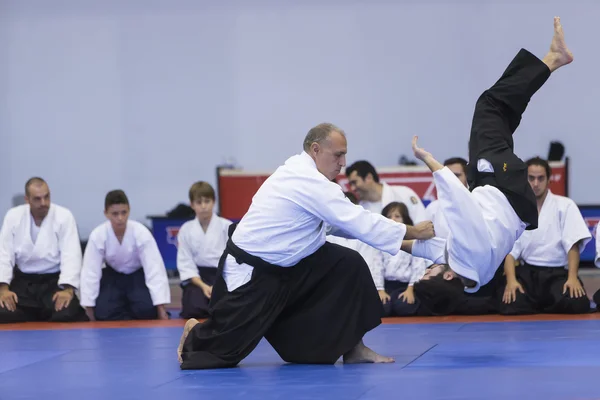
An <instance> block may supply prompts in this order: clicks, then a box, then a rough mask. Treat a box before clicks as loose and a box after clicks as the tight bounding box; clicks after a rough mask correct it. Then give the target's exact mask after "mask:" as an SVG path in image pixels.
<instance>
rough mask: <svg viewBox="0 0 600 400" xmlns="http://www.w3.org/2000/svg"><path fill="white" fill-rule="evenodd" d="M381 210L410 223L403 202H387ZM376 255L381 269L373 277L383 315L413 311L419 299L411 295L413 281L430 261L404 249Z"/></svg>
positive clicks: (406, 313)
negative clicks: (393, 252)
mask: <svg viewBox="0 0 600 400" xmlns="http://www.w3.org/2000/svg"><path fill="white" fill-rule="evenodd" d="M381 213H382V214H383V215H384V216H386V217H387V218H389V219H392V220H394V221H396V222H399V223H401V224H406V225H409V226H410V225H413V221H412V219H411V218H410V216H409V215H408V208H407V207H406V204H404V203H399V202H397V201H394V202H391V203H390V204H388V205H387V206H385V207H384V208H383V211H382V212H381ZM434 227H435V225H434ZM436 233H437V232H436ZM380 255H381V257H382V258H383V262H382V268H383V271H382V273H379V274H375V276H376V277H378V278H379V280H376V281H375V286H377V289H378V290H379V296H380V297H381V300H382V301H383V303H384V311H385V314H384V316H386V317H389V316H397V317H405V316H411V315H416V314H417V309H418V307H419V305H420V303H419V299H417V298H416V297H415V291H414V283H415V282H417V281H418V280H419V279H421V277H422V276H423V275H424V274H425V270H426V269H427V266H428V265H429V264H431V262H430V261H428V260H425V259H424V258H419V257H414V256H412V255H410V254H408V253H406V252H404V251H399V252H398V253H397V254H396V255H391V254H388V253H385V252H380ZM380 288H383V290H382V289H380Z"/></svg>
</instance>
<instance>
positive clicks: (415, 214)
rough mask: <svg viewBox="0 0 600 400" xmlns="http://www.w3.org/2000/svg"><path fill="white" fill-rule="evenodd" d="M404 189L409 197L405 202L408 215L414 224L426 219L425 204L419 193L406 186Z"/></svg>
mask: <svg viewBox="0 0 600 400" xmlns="http://www.w3.org/2000/svg"><path fill="white" fill-rule="evenodd" d="M406 191H407V192H408V193H409V198H408V201H407V202H405V204H406V206H407V207H408V215H410V217H411V218H412V220H413V222H414V224H415V225H416V224H418V223H419V222H423V221H427V212H425V206H424V205H423V201H422V200H421V198H420V197H419V195H418V194H417V193H416V192H415V191H414V190H412V189H411V188H409V187H408V186H406Z"/></svg>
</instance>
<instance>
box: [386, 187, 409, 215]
mask: <svg viewBox="0 0 600 400" xmlns="http://www.w3.org/2000/svg"><path fill="white" fill-rule="evenodd" d="M382 184H383V189H382V191H381V208H382V209H383V208H384V207H385V206H387V205H388V204H390V203H391V202H392V201H394V193H393V192H392V188H391V187H390V185H388V184H387V183H385V182H383V183H382ZM407 206H408V204H407Z"/></svg>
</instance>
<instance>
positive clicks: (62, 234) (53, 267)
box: [0, 177, 87, 322]
mask: <svg viewBox="0 0 600 400" xmlns="http://www.w3.org/2000/svg"><path fill="white" fill-rule="evenodd" d="M25 203H26V204H23V205H20V206H17V207H14V208H12V209H10V210H9V211H8V212H7V213H6V216H5V217H4V223H3V224H2V229H1V230H0V322H26V321H53V322H72V321H87V317H86V316H85V311H84V310H83V308H81V306H80V304H79V300H78V299H77V296H75V290H76V289H77V288H78V287H79V278H80V274H81V243H80V241H79V235H78V233H77V225H76V224H75V218H74V217H73V214H72V213H71V212H70V211H69V210H67V209H66V208H64V207H61V206H59V205H56V204H53V203H51V202H50V189H49V188H48V185H47V184H46V182H45V181H44V180H43V179H42V178H38V177H35V178H31V179H29V180H28V181H27V183H26V184H25Z"/></svg>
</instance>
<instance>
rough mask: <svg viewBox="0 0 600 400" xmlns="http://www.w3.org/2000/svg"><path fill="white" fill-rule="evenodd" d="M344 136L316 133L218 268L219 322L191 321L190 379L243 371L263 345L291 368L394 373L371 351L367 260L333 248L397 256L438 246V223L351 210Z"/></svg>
mask: <svg viewBox="0 0 600 400" xmlns="http://www.w3.org/2000/svg"><path fill="white" fill-rule="evenodd" d="M346 152H347V143H346V136H345V134H344V131H343V130H341V129H340V128H338V127H336V126H335V125H332V124H320V125H317V126H316V127H314V128H312V129H311V130H310V131H309V132H308V134H307V135H306V137H305V139H304V144H303V151H302V152H301V153H300V154H298V155H295V156H293V157H291V158H289V159H288V160H287V161H286V162H285V164H284V165H282V166H280V167H279V168H277V170H276V171H275V172H274V173H273V174H272V175H271V176H270V177H269V178H268V179H267V180H266V181H265V182H264V183H263V184H262V186H261V187H260V189H259V190H258V192H257V193H256V194H255V195H254V197H253V199H252V204H251V205H250V208H249V210H248V212H247V213H246V215H244V217H243V218H242V220H241V221H240V222H239V224H238V225H237V227H235V226H234V225H232V227H231V228H232V229H230V232H231V231H233V233H232V234H231V235H230V238H229V241H228V242H227V247H226V249H225V252H224V254H223V256H222V257H221V260H220V262H219V267H218V273H217V279H216V282H215V285H214V286H213V290H212V295H211V304H210V311H209V313H210V316H209V318H208V320H207V321H206V322H204V323H201V324H200V323H198V321H196V320H194V319H190V320H189V321H188V322H187V323H186V326H185V328H184V331H183V335H182V337H181V341H180V345H179V348H178V356H179V362H180V365H181V368H182V369H206V368H227V367H233V366H236V365H237V364H238V363H239V362H240V361H242V360H243V359H244V358H245V357H246V356H247V355H248V354H250V352H251V351H252V350H253V349H254V348H255V347H256V346H257V345H258V343H259V342H260V340H261V339H262V338H263V337H264V338H266V339H267V340H268V341H269V343H270V344H271V345H272V346H273V347H274V348H275V350H276V351H277V353H278V354H279V355H280V357H281V358H282V359H283V360H284V361H287V362H291V363H300V364H333V363H335V362H336V361H337V360H338V359H339V358H340V357H343V361H344V362H345V363H389V362H392V361H393V360H392V359H391V358H389V357H384V356H381V355H379V354H377V353H375V352H374V351H373V350H371V349H369V348H368V347H366V346H365V344H364V343H363V340H362V338H363V335H364V334H365V333H367V332H368V331H370V330H372V329H374V328H375V327H376V326H378V325H379V324H380V323H381V315H382V314H383V305H382V303H381V300H380V299H379V294H378V292H377V289H376V287H375V284H374V282H373V279H372V278H371V272H370V270H369V267H368V266H367V264H366V263H365V260H364V259H363V258H362V257H361V256H360V254H359V253H358V252H356V251H355V250H352V249H350V248H347V247H344V246H340V245H337V244H334V243H329V242H327V241H326V235H327V233H335V234H336V235H339V236H344V237H348V238H355V239H358V240H360V241H362V242H364V243H366V244H368V245H370V246H373V247H375V248H377V249H379V250H381V251H385V252H387V253H390V254H396V253H398V251H399V250H400V246H401V244H402V239H403V238H411V237H412V238H431V237H433V235H434V231H433V225H432V224H431V222H423V223H421V224H419V225H417V226H406V225H404V224H400V223H397V222H394V221H393V220H391V219H388V218H385V217H384V216H382V215H380V214H377V213H372V212H370V211H368V210H366V209H365V208H363V207H361V206H359V205H356V204H352V202H351V201H350V200H349V199H348V198H347V197H346V196H345V195H344V192H342V189H341V187H340V186H339V185H338V184H336V183H334V182H333V179H334V178H335V177H336V176H337V175H338V174H339V173H340V170H341V169H342V168H343V167H344V165H345V164H346Z"/></svg>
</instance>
